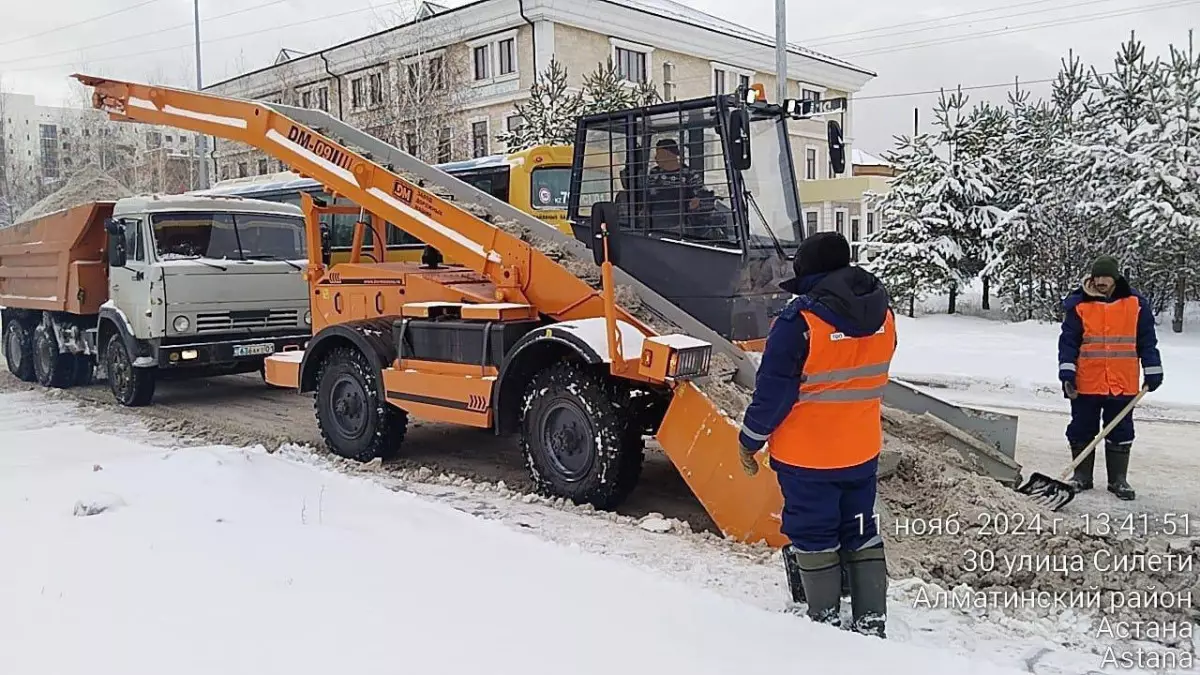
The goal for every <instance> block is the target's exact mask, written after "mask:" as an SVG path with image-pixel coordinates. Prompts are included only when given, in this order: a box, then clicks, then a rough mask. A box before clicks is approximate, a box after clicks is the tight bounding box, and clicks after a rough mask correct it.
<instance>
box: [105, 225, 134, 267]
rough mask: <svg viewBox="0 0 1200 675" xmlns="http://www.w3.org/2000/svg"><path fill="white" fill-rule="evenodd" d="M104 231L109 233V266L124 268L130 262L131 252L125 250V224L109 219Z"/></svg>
mask: <svg viewBox="0 0 1200 675" xmlns="http://www.w3.org/2000/svg"><path fill="white" fill-rule="evenodd" d="M104 231H105V232H108V266H109V267H124V266H125V264H126V263H127V262H129V252H128V251H126V250H125V223H123V222H121V221H119V220H114V219H112V218H109V219H108V220H105V221H104Z"/></svg>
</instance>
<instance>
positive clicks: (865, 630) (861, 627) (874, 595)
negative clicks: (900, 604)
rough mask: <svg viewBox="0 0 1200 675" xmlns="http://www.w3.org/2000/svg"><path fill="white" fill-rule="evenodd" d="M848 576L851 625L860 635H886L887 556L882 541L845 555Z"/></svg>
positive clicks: (879, 636)
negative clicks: (852, 619) (852, 618)
mask: <svg viewBox="0 0 1200 675" xmlns="http://www.w3.org/2000/svg"><path fill="white" fill-rule="evenodd" d="M846 562H847V565H846V566H847V568H848V570H849V576H850V608H851V612H852V614H853V616H854V623H853V625H852V626H851V628H852V629H853V630H854V631H855V632H858V633H862V634H863V635H873V636H875V637H878V638H886V637H887V587H888V578H887V559H886V558H885V557H884V554H883V542H880V543H878V544H875V545H874V546H869V547H867V548H864V549H860V550H858V551H850V552H849V553H848V554H847V555H846Z"/></svg>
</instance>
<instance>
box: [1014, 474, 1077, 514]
mask: <svg viewBox="0 0 1200 675" xmlns="http://www.w3.org/2000/svg"><path fill="white" fill-rule="evenodd" d="M1017 492H1020V493H1021V494H1023V495H1028V496H1029V497H1031V498H1032V499H1033V501H1034V503H1036V504H1039V505H1041V506H1044V507H1046V508H1047V509H1050V510H1051V511H1057V510H1059V509H1061V508H1062V507H1064V506H1066V505H1067V504H1068V503H1070V501H1071V500H1072V499H1074V498H1075V488H1073V487H1072V486H1071V485H1069V484H1067V483H1064V482H1062V481H1061V480H1058V479H1056V478H1051V477H1050V476H1047V475H1046V474H1044V473H1034V474H1033V475H1031V476H1030V477H1029V480H1028V481H1026V482H1025V484H1024V485H1022V486H1020V487H1018V488H1017Z"/></svg>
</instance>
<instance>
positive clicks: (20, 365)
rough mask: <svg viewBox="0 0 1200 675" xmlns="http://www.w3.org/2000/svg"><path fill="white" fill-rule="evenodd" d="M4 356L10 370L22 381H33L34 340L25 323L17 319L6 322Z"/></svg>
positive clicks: (35, 376) (34, 376)
mask: <svg viewBox="0 0 1200 675" xmlns="http://www.w3.org/2000/svg"><path fill="white" fill-rule="evenodd" d="M4 358H5V359H6V360H7V361H8V372H10V373H12V374H13V376H14V377H16V378H17V379H18V380H21V381H22V382H33V381H34V380H36V379H37V375H36V374H35V373H34V372H33V340H31V339H30V335H29V331H28V330H26V329H25V325H24V324H22V323H21V322H20V321H18V320H16V319H9V320H8V321H6V322H5V323H4Z"/></svg>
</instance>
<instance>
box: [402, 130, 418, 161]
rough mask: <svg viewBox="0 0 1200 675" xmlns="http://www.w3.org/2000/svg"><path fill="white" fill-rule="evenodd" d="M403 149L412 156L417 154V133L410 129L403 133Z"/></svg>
mask: <svg viewBox="0 0 1200 675" xmlns="http://www.w3.org/2000/svg"><path fill="white" fill-rule="evenodd" d="M404 150H405V151H406V152H407V153H408V154H410V155H412V156H413V157H416V156H417V150H419V148H418V147H417V135H416V134H414V133H413V132H411V131H410V132H408V133H407V134H404Z"/></svg>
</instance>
